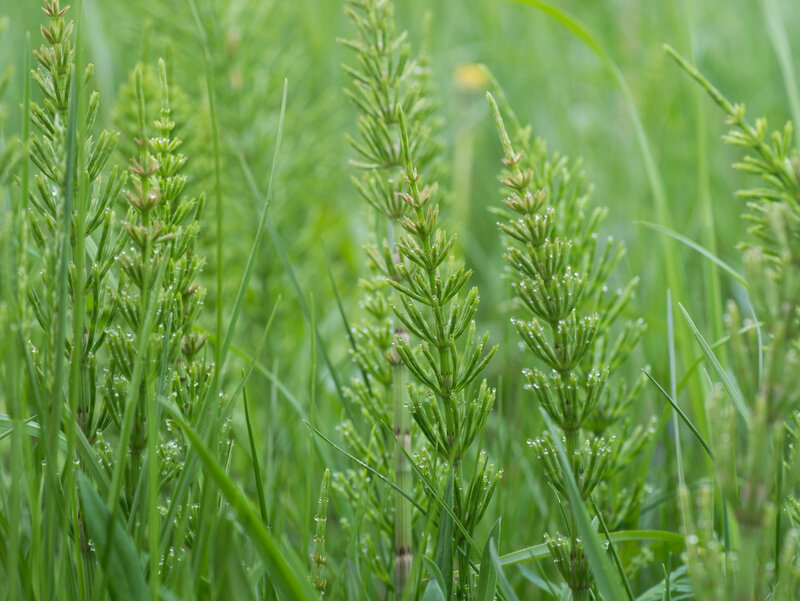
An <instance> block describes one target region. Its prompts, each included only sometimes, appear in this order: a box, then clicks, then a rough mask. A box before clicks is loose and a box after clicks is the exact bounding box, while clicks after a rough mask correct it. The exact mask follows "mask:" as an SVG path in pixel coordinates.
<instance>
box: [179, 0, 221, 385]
mask: <svg viewBox="0 0 800 601" xmlns="http://www.w3.org/2000/svg"><path fill="white" fill-rule="evenodd" d="M187 2H188V3H189V8H190V9H191V11H192V16H193V17H194V21H195V25H196V26H197V32H198V34H199V35H200V43H201V45H202V47H203V68H204V69H203V70H204V72H205V79H206V88H207V93H208V113H209V120H210V121H211V123H210V125H211V149H212V157H213V159H214V199H215V207H214V208H215V212H214V215H215V221H216V239H217V240H216V241H217V244H216V256H217V274H216V275H217V278H216V279H217V299H216V303H217V306H216V329H215V332H216V335H217V340H222V308H223V302H222V292H223V289H222V281H223V277H222V274H223V269H222V265H223V248H224V244H223V242H224V236H223V235H222V221H223V220H222V151H221V149H220V145H219V121H218V119H217V101H216V95H215V93H214V89H215V86H214V67H213V62H212V60H211V44H210V43H209V39H208V33H207V32H206V30H205V27H203V22H202V21H201V20H200V13H198V11H197V5H196V4H195V1H194V0H187ZM214 363H215V365H216V366H217V369H216V371H215V372H214V383H215V386H214V388H217V389H218V388H219V377H220V372H221V371H222V347H220V346H219V345H215V347H214Z"/></svg>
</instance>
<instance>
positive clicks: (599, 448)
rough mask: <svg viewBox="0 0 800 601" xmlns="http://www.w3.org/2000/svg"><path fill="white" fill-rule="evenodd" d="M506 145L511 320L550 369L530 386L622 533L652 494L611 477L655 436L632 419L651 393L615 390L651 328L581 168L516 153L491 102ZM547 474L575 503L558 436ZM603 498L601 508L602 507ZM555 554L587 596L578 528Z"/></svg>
mask: <svg viewBox="0 0 800 601" xmlns="http://www.w3.org/2000/svg"><path fill="white" fill-rule="evenodd" d="M489 103H490V105H491V109H492V113H493V114H494V119H495V123H496V125H497V130H498V133H499V135H500V141H501V142H502V146H503V152H504V155H505V156H504V158H503V165H504V167H505V171H504V172H503V175H502V179H501V181H502V184H503V187H504V189H505V191H506V193H507V194H508V196H507V197H506V198H505V199H504V201H503V202H504V205H505V208H504V210H502V211H501V212H500V214H501V215H502V217H503V218H504V221H502V222H500V224H499V225H500V229H501V231H502V232H503V234H504V236H505V238H506V240H508V247H507V250H506V253H505V255H504V256H505V259H506V262H507V263H508V266H509V268H510V270H509V271H510V279H511V280H512V286H513V289H514V293H515V297H516V299H517V300H518V301H519V304H520V305H521V306H522V307H523V308H524V310H525V311H526V317H525V318H522V319H520V318H514V319H513V320H512V322H513V325H514V326H515V328H516V330H517V332H518V333H519V336H520V337H521V338H522V340H523V341H524V343H525V345H526V346H527V348H528V349H529V350H530V351H531V352H532V353H533V355H534V357H536V359H537V360H538V361H539V362H540V365H541V366H542V368H543V369H540V368H539V367H534V368H533V369H525V370H524V372H523V373H524V376H525V379H526V381H527V385H526V387H527V389H528V390H530V391H531V394H532V396H533V398H534V399H535V401H536V402H537V403H538V405H539V407H540V408H541V409H542V410H544V412H546V414H547V416H548V417H549V418H550V419H551V420H552V422H553V424H555V426H557V428H558V430H559V432H560V434H561V435H562V436H563V440H562V443H563V445H564V447H565V449H566V453H567V457H568V458H569V462H570V468H571V470H572V473H573V474H574V477H575V479H576V481H577V485H578V488H579V490H580V495H581V498H582V500H583V501H584V502H585V503H591V501H592V500H593V499H595V498H596V497H601V498H602V502H601V504H602V506H603V508H604V513H605V514H606V515H605V516H604V519H605V520H606V521H607V522H608V523H609V524H612V527H614V526H617V525H620V524H624V523H626V522H627V521H631V520H632V519H633V518H634V516H635V515H636V511H637V509H638V506H639V504H640V503H641V500H642V498H643V495H644V492H645V490H644V488H643V483H642V482H641V481H638V480H634V481H633V482H634V487H633V488H627V487H625V488H621V489H619V490H614V489H613V487H612V486H610V485H609V482H610V481H611V478H613V476H615V475H617V474H619V473H620V472H621V471H622V470H624V469H625V468H627V467H629V466H630V465H631V464H632V463H634V462H635V459H636V457H637V455H638V454H639V453H640V452H641V450H642V448H643V447H644V446H645V445H646V444H647V442H648V439H649V438H650V435H651V434H652V433H653V431H652V428H644V427H642V426H636V427H633V426H632V425H631V424H630V420H629V419H626V415H627V413H628V411H629V408H630V406H631V404H632V403H633V402H634V401H635V399H636V397H637V396H638V393H639V390H640V388H641V380H639V382H638V383H637V384H635V385H634V386H627V385H626V383H625V380H624V379H621V378H620V380H619V384H618V385H614V384H612V383H611V382H609V379H610V377H611V376H612V374H614V372H616V371H618V370H619V368H620V366H621V365H622V363H623V362H624V361H625V359H626V358H627V357H628V356H629V355H630V353H631V351H632V350H633V348H634V346H635V345H636V343H637V341H638V339H639V337H640V336H641V333H642V331H643V329H644V322H643V321H642V320H641V319H638V320H629V319H626V318H625V316H624V315H625V310H626V307H627V306H628V304H629V302H630V299H631V298H632V297H633V292H634V289H635V287H636V284H637V281H638V280H637V279H633V280H631V281H630V282H629V283H628V284H627V285H626V286H625V287H624V288H621V289H618V290H616V291H615V292H610V290H609V280H610V278H611V274H612V272H613V270H614V268H615V267H616V266H617V265H618V263H619V261H620V260H621V259H622V257H623V255H624V252H625V247H624V246H623V244H622V243H616V242H615V241H614V240H613V239H611V238H609V239H608V240H607V241H605V243H602V242H600V241H599V236H598V230H599V228H600V225H601V224H602V222H603V219H604V217H605V215H606V210H605V209H602V208H594V209H591V207H590V204H589V202H590V192H591V190H589V189H587V187H586V186H585V184H584V177H583V173H582V172H581V170H580V163H579V162H572V163H570V162H569V161H568V159H567V158H566V157H562V156H559V155H553V156H552V157H551V156H548V154H547V152H546V148H545V145H544V143H543V142H542V141H541V140H537V141H536V142H535V143H534V144H533V145H531V143H530V139H529V131H528V130H521V131H520V132H518V134H517V138H518V142H517V144H518V148H520V149H521V150H516V149H515V147H514V143H512V141H511V138H510V136H509V134H508V133H507V131H506V128H505V124H504V122H503V118H502V117H501V115H500V111H499V109H498V107H497V103H496V102H495V100H494V98H493V97H492V96H491V94H490V95H489ZM529 444H530V446H531V447H532V448H533V450H534V451H535V452H536V456H537V459H538V460H539V463H540V465H541V466H542V469H543V470H544V473H545V475H546V477H547V479H548V481H549V482H550V484H551V485H552V486H553V488H554V490H555V491H556V492H557V494H558V496H559V497H560V498H562V499H566V497H567V492H566V486H565V478H566V477H567V475H566V474H565V473H564V471H563V467H562V465H561V464H560V463H559V460H558V453H557V450H556V447H555V445H554V442H553V440H552V438H551V436H550V433H549V432H546V433H545V434H544V435H542V436H541V437H539V438H536V439H535V440H531V441H530V442H529ZM598 500H599V499H598ZM546 542H547V545H548V547H549V549H550V553H551V555H552V556H553V560H554V561H555V563H556V565H557V567H558V570H559V571H560V572H561V575H562V576H563V578H564V580H565V581H566V582H567V584H568V585H569V588H570V589H571V591H572V596H573V599H586V598H588V595H589V590H590V589H591V588H592V585H593V577H592V574H591V571H590V570H589V565H588V562H587V560H586V557H585V556H584V551H583V543H582V541H581V539H580V537H579V536H578V534H577V532H576V530H575V527H574V524H573V525H572V527H571V528H570V532H569V535H568V536H564V535H562V534H557V535H548V536H547V537H546Z"/></svg>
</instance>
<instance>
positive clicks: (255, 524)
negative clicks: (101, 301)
mask: <svg viewBox="0 0 800 601" xmlns="http://www.w3.org/2000/svg"><path fill="white" fill-rule="evenodd" d="M164 407H165V408H166V410H167V411H168V412H169V414H170V415H171V416H172V419H173V420H175V423H177V424H178V425H179V426H180V427H181V430H183V433H184V434H185V435H186V438H188V439H189V442H190V443H191V444H192V447H194V449H195V450H196V451H197V454H198V456H199V457H200V460H201V461H202V462H203V465H205V468H206V473H207V474H208V475H209V476H210V477H211V478H212V479H213V480H214V482H216V484H217V486H218V487H219V489H220V490H221V491H222V494H223V495H225V498H226V499H227V500H228V503H230V504H231V507H233V509H235V510H236V514H237V515H238V516H239V519H240V520H242V522H243V524H242V525H243V526H244V527H245V530H246V532H247V534H248V537H249V538H250V540H252V541H253V543H254V544H255V546H256V548H257V549H258V552H259V555H260V556H261V559H262V560H263V561H264V565H265V567H266V569H267V572H268V573H269V576H270V579H271V580H272V582H273V583H274V584H275V588H276V589H277V590H278V592H279V593H280V594H281V595H282V596H283V598H284V599H292V600H293V601H294V600H295V599H296V600H298V601H312V600H313V601H318V599H319V597H318V596H317V594H316V591H314V589H313V588H312V587H311V585H310V584H309V583H308V581H307V580H306V579H305V578H304V577H303V576H298V574H304V570H301V571H299V572H298V571H296V570H295V569H294V568H296V567H297V566H291V565H290V564H289V562H288V561H287V559H286V558H285V557H284V552H283V551H282V550H281V549H280V548H279V547H278V545H277V543H276V542H275V541H274V540H273V538H272V535H271V534H270V533H269V531H268V530H267V529H266V527H265V526H264V523H263V522H262V521H261V518H260V516H259V515H258V513H257V512H256V510H255V509H254V508H253V506H252V504H251V503H250V501H248V500H247V498H246V497H245V496H244V495H243V494H242V493H241V492H240V491H239V489H238V488H237V487H236V484H235V483H234V482H233V480H231V479H230V477H228V475H227V474H226V473H225V470H223V468H222V466H221V465H220V464H219V462H218V461H217V460H216V458H215V457H214V455H213V454H212V453H211V451H210V450H209V449H208V447H207V446H206V445H205V443H204V442H203V441H202V440H201V438H200V436H199V435H198V434H197V432H195V431H194V430H193V429H192V427H191V426H190V425H189V424H188V423H187V422H186V420H185V419H184V418H183V415H182V414H181V412H180V411H179V410H178V409H177V408H175V407H174V406H173V405H171V404H169V403H164Z"/></svg>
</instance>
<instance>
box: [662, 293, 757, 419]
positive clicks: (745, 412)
mask: <svg viewBox="0 0 800 601" xmlns="http://www.w3.org/2000/svg"><path fill="white" fill-rule="evenodd" d="M678 307H680V310H681V312H682V313H683V317H684V319H685V320H686V323H687V324H688V325H689V329H690V330H691V331H692V334H693V335H694V337H695V340H697V343H698V344H699V345H700V348H701V349H702V351H703V355H705V357H706V360H707V361H708V363H709V364H710V365H711V367H712V369H713V370H714V373H716V374H717V377H718V378H719V379H720V380H721V381H722V385H723V386H724V387H725V390H726V391H727V392H728V394H729V395H730V397H731V400H733V404H734V405H735V406H736V409H737V410H738V411H739V414H740V415H741V416H742V418H743V419H744V420H745V421H746V422H747V421H749V419H750V410H749V409H748V408H747V405H745V402H744V398H743V397H742V393H741V391H740V390H739V388H738V387H737V386H736V385H735V384H734V382H733V380H731V377H730V376H729V375H728V373H727V372H726V371H725V370H724V369H723V368H722V365H721V364H720V362H719V360H718V359H717V357H716V355H714V351H712V350H711V347H710V346H709V345H708V342H706V340H705V338H703V335H702V334H701V333H700V330H698V329H697V326H696V325H695V324H694V322H693V321H692V318H691V317H689V313H688V312H687V311H686V309H685V308H684V306H683V305H681V304H680V303H678Z"/></svg>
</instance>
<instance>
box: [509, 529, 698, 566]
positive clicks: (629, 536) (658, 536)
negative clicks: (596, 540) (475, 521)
mask: <svg viewBox="0 0 800 601" xmlns="http://www.w3.org/2000/svg"><path fill="white" fill-rule="evenodd" d="M609 536H610V538H611V540H612V541H614V542H615V543H626V542H638V541H641V542H664V543H669V544H671V545H675V546H676V547H680V546H682V545H683V535H681V534H676V533H675V532H667V531H665V530H620V531H619V532H612V533H611V534H610V535H609ZM549 556H550V551H549V550H548V549H547V545H546V544H545V543H540V544H538V545H533V546H532V547H526V548H524V549H518V550H516V551H512V552H511V553H506V554H505V555H502V556H500V557H499V558H498V559H499V561H500V565H502V566H510V565H514V564H517V563H522V562H525V561H533V560H537V559H543V558H545V557H549Z"/></svg>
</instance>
